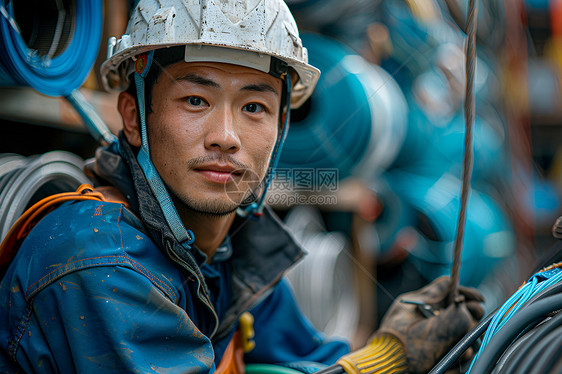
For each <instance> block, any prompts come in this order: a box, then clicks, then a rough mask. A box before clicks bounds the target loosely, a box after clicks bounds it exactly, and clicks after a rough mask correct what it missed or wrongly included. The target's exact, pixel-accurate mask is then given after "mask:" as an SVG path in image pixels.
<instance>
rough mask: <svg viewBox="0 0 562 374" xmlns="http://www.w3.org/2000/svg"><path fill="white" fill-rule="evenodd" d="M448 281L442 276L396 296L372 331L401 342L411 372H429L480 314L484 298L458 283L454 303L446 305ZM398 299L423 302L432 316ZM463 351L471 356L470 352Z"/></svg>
mask: <svg viewBox="0 0 562 374" xmlns="http://www.w3.org/2000/svg"><path fill="white" fill-rule="evenodd" d="M449 282H450V277H448V276H444V277H441V278H438V279H436V280H434V281H433V282H432V283H430V284H429V285H427V286H425V287H424V288H421V289H420V290H417V291H413V292H409V293H405V294H403V295H400V296H399V297H398V298H397V300H395V301H394V303H393V304H392V305H391V306H390V308H389V309H388V311H387V312H386V314H385V315H384V318H383V320H382V322H381V326H380V328H379V329H378V330H377V332H376V333H375V335H380V334H385V333H386V334H391V335H394V336H395V337H397V338H398V339H399V340H400V341H401V342H402V345H403V347H404V349H405V351H406V360H407V365H408V369H409V372H411V373H427V372H429V370H431V369H432V368H433V367H434V366H435V365H436V364H437V363H438V361H439V360H440V359H441V358H442V357H443V356H444V355H445V354H446V353H447V352H448V351H449V350H451V348H453V346H454V345H455V344H456V343H457V342H458V341H459V340H460V339H461V338H462V337H463V336H465V335H466V333H467V332H468V331H470V329H472V328H473V327H474V326H475V325H476V324H477V322H478V321H479V320H480V319H481V318H482V317H483V315H484V309H483V307H482V305H481V304H480V303H481V302H482V301H484V298H483V297H482V295H481V294H480V293H479V292H478V291H477V290H476V289H474V288H468V287H462V286H459V288H458V291H459V292H458V296H457V298H456V300H455V302H453V303H451V304H450V305H446V303H447V300H446V299H447V296H448V295H447V291H448V287H449ZM401 300H406V301H409V302H412V301H413V302H423V303H426V304H427V305H430V306H431V307H432V309H434V310H435V315H429V316H427V317H426V316H424V314H422V313H421V311H420V309H419V307H418V306H416V305H414V304H409V303H404V302H401ZM466 354H467V355H465V356H471V355H472V354H473V352H472V350H470V351H467V352H466ZM464 358H465V359H469V358H470V357H464Z"/></svg>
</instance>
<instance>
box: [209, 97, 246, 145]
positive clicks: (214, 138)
mask: <svg viewBox="0 0 562 374" xmlns="http://www.w3.org/2000/svg"><path fill="white" fill-rule="evenodd" d="M207 126H208V130H207V134H206V136H205V148H207V149H211V150H212V149H214V150H219V151H221V152H229V153H234V152H236V151H238V150H239V149H240V136H239V130H240V129H239V126H237V121H236V117H235V115H234V113H233V111H232V109H230V108H227V107H221V108H216V109H215V111H214V113H213V115H212V116H211V118H210V119H209V123H208V124H207Z"/></svg>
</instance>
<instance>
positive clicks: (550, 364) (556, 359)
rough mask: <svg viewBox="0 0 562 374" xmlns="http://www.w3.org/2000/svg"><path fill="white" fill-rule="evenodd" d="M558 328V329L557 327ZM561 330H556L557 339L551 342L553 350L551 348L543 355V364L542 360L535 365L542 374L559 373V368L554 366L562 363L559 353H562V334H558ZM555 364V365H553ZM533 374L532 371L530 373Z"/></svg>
mask: <svg viewBox="0 0 562 374" xmlns="http://www.w3.org/2000/svg"><path fill="white" fill-rule="evenodd" d="M559 330H560V329H559ZM560 333H561V332H560V331H558V332H557V335H558V336H557V340H556V341H555V342H553V344H552V347H554V348H556V349H555V350H551V352H548V353H546V354H544V355H543V357H544V361H546V362H544V365H543V362H539V363H538V365H537V370H538V369H540V370H541V371H540V373H542V374H547V373H553V374H558V373H560V372H561V371H560V369H556V367H558V368H559V367H560V366H561V364H562V359H561V355H562V336H561V334H560ZM555 365H556V367H555ZM535 371H536V370H535ZM531 374H534V373H531Z"/></svg>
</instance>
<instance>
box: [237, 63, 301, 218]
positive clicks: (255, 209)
mask: <svg viewBox="0 0 562 374" xmlns="http://www.w3.org/2000/svg"><path fill="white" fill-rule="evenodd" d="M285 77H286V79H285V87H286V92H287V94H286V95H285V97H286V100H285V105H284V107H285V108H287V114H286V116H285V121H284V122H283V128H282V129H281V134H280V135H279V138H278V139H277V142H276V144H275V148H274V149H273V154H272V155H271V160H270V161H269V167H268V173H267V175H266V177H265V178H266V179H265V187H264V189H263V192H262V194H261V196H260V198H259V201H258V202H255V201H254V202H252V203H251V204H250V205H248V206H247V207H245V208H242V207H239V208H238V209H237V210H236V213H237V214H238V215H239V216H241V217H248V216H249V217H250V218H259V217H261V216H262V215H263V208H264V203H265V198H266V195H267V190H268V189H269V185H270V184H271V181H272V180H273V178H274V177H275V171H276V170H277V164H278V163H279V159H280V158H281V150H282V149H283V144H285V138H286V137H287V131H289V120H290V117H291V115H290V114H291V109H290V108H291V76H290V74H289V73H286V74H285ZM282 112H283V111H281V113H282Z"/></svg>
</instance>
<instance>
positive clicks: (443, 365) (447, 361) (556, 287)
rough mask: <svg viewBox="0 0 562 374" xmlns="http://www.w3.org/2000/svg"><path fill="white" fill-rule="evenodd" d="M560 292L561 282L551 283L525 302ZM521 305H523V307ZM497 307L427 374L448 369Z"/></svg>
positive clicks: (474, 338) (480, 332) (483, 328)
mask: <svg viewBox="0 0 562 374" xmlns="http://www.w3.org/2000/svg"><path fill="white" fill-rule="evenodd" d="M559 292H562V282H559V283H556V284H553V285H552V286H550V287H548V288H545V289H544V290H542V291H541V292H539V293H537V294H536V295H534V296H533V297H531V298H530V299H529V300H528V301H527V302H526V303H525V304H524V306H525V305H529V304H532V303H534V302H535V301H537V300H540V299H543V298H545V297H548V296H551V295H554V294H557V293H559ZM524 306H523V307H524ZM498 309H499V308H497V309H496V310H494V311H493V312H491V313H490V314H488V316H486V317H485V318H484V319H482V320H481V321H480V322H479V323H478V324H477V325H476V326H475V327H473V328H472V330H470V331H469V332H468V333H467V334H466V335H465V336H464V338H463V339H461V340H460V341H459V342H458V343H457V344H456V345H455V346H454V347H453V348H452V349H451V350H450V351H449V352H448V353H447V355H445V357H443V358H442V359H441V361H439V363H438V364H437V365H435V366H434V367H433V369H432V370H431V371H430V372H429V374H443V373H445V372H446V371H447V369H449V368H450V367H451V366H452V365H453V364H454V363H455V362H456V361H458V360H459V358H460V357H461V356H462V354H463V353H464V352H465V351H466V350H467V349H468V348H470V347H471V346H472V345H473V344H474V342H475V341H476V340H477V339H478V338H479V337H480V336H481V335H482V334H483V333H484V332H485V331H486V329H487V328H488V326H489V324H490V321H491V320H492V318H493V317H494V315H495V314H496V312H497V311H498Z"/></svg>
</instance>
